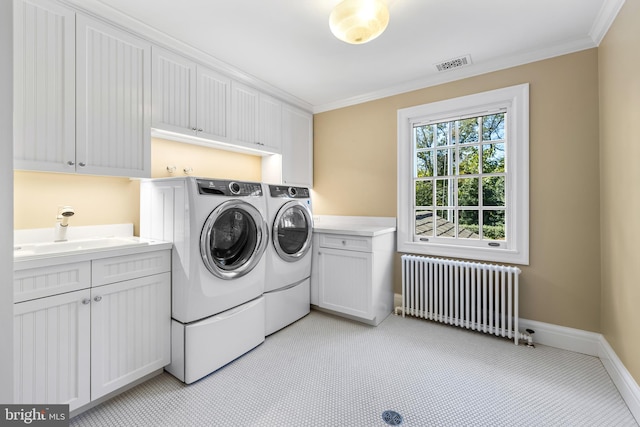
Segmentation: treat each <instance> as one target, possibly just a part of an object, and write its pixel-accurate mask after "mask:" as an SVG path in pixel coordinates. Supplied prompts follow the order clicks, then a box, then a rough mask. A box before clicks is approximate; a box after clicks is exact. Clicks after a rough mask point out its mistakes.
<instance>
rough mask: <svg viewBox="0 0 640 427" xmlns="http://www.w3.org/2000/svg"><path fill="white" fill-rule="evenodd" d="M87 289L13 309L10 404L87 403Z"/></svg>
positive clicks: (70, 406) (74, 406) (88, 293)
mask: <svg viewBox="0 0 640 427" xmlns="http://www.w3.org/2000/svg"><path fill="white" fill-rule="evenodd" d="M89 297H90V291H89V289H85V290H81V291H75V292H69V293H65V294H60V295H55V296H52V297H47V298H40V299H35V300H32V301H26V302H22V303H19V304H14V324H13V340H14V358H13V365H14V399H15V403H20V404H30V403H39V404H43V403H52V404H55V403H64V404H69V410H71V411H73V410H74V409H77V408H78V407H80V406H82V405H84V404H86V403H89V401H90V387H89V383H90V376H89V375H90V359H89V358H90V337H89V324H90V322H91V313H90V308H91V304H89V301H90V300H89Z"/></svg>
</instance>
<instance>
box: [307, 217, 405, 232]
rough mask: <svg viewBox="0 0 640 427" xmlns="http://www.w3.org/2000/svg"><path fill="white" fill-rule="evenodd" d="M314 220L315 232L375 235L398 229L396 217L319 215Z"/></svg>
mask: <svg viewBox="0 0 640 427" xmlns="http://www.w3.org/2000/svg"><path fill="white" fill-rule="evenodd" d="M313 221H314V222H313V232H314V233H331V234H346V235H351V236H370V237H374V236H379V235H381V234H386V233H393V232H395V231H396V219H395V218H393V217H361V216H336V215H318V216H314V218H313Z"/></svg>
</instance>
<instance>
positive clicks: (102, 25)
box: [14, 0, 313, 187]
mask: <svg viewBox="0 0 640 427" xmlns="http://www.w3.org/2000/svg"><path fill="white" fill-rule="evenodd" d="M69 3H70V4H74V3H77V4H78V10H77V11H76V10H74V9H71V8H67V7H65V6H64V5H65V4H67V2H58V1H56V0H15V1H14V4H15V7H14V36H15V41H14V81H15V85H14V87H15V92H14V123H15V131H14V165H15V168H16V169H26V170H37V171H50V172H68V173H83V174H94V175H112V176H128V177H149V176H150V175H151V135H152V131H153V135H154V136H158V137H164V138H167V139H173V140H177V141H183V142H190V143H195V144H200V145H204V146H208V147H213V148H219V149H226V150H233V151H240V152H244V153H249V154H252V155H258V156H263V176H264V177H265V180H267V181H269V182H272V183H283V184H290V185H294V184H295V185H304V186H308V187H310V186H311V185H312V183H313V181H312V179H313V169H312V167H313V166H312V165H313V118H312V115H311V114H310V113H308V112H306V111H303V110H300V109H298V108H296V107H293V106H292V105H290V104H288V103H287V102H283V101H282V100H281V99H278V98H276V97H273V96H271V95H268V94H267V93H265V92H263V91H261V90H258V89H256V88H255V87H253V86H250V85H245V84H243V83H241V82H239V81H237V77H236V78H232V77H228V76H237V75H239V73H238V71H237V70H233V69H230V68H224V67H222V66H219V65H209V66H207V64H210V63H209V62H207V61H206V59H207V58H205V57H198V55H197V52H196V51H194V50H190V51H188V52H187V53H188V54H189V56H182V55H181V51H178V50H177V48H176V49H174V50H172V46H171V45H166V49H165V48H161V47H157V46H155V45H154V46H152V43H153V41H154V40H155V39H154V38H152V36H151V35H150V34H149V32H150V31H151V30H149V28H146V27H145V28H140V27H137V26H136V25H137V24H134V23H133V22H132V21H127V23H128V25H129V26H131V25H133V27H134V28H132V29H131V32H130V31H129V30H128V29H126V28H125V26H124V25H121V26H117V25H111V24H110V23H109V22H110V21H107V19H109V18H111V19H112V21H113V22H118V23H120V20H121V19H123V18H122V17H119V16H117V15H111V16H107V17H103V16H100V17H98V16H97V15H92V17H91V18H90V17H89V16H87V15H89V14H83V13H84V12H86V11H88V10H84V9H83V8H84V7H85V6H84V4H81V2H79V1H76V0H73V1H70V2H69ZM87 7H88V8H90V6H87ZM89 12H91V11H89ZM103 12H104V11H103ZM91 13H93V12H91ZM102 18H105V20H103V19H102ZM136 29H138V30H139V32H136ZM142 30H144V31H142ZM151 33H153V31H151ZM139 34H145V36H140V37H139ZM156 36H158V40H164V42H165V43H167V41H166V39H164V38H163V36H162V35H161V34H160V33H157V34H156ZM174 52H176V53H174ZM185 55H187V54H185ZM240 80H243V79H242V78H240ZM243 81H244V80H243ZM267 92H269V93H272V91H271V90H268V91H267ZM285 98H286V97H285ZM274 155H275V156H274ZM266 158H269V159H268V160H265V159H266ZM264 165H266V167H265V166H264Z"/></svg>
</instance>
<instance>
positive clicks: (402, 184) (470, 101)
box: [397, 83, 529, 265]
mask: <svg viewBox="0 0 640 427" xmlns="http://www.w3.org/2000/svg"><path fill="white" fill-rule="evenodd" d="M501 108H506V112H507V114H506V123H505V132H506V135H505V136H506V141H507V150H506V159H505V161H506V164H507V176H506V183H505V187H506V190H505V191H506V200H507V204H506V216H505V222H506V224H505V225H506V235H507V240H505V241H504V242H502V241H498V242H499V243H500V246H497V247H495V246H489V244H488V241H486V240H485V241H482V242H483V244H482V245H478V242H474V241H470V242H469V244H468V245H467V244H465V242H464V240H463V239H455V241H452V240H449V241H448V242H447V239H429V241H426V242H425V241H420V240H419V239H418V238H417V237H416V234H415V215H414V203H415V195H414V185H413V178H414V177H413V174H414V156H415V153H414V147H413V145H414V143H413V126H414V124H415V123H424V122H442V121H451V120H456V119H458V118H462V117H469V116H470V115H478V116H481V115H483V113H485V112H487V111H495V110H496V109H501ZM492 242H496V241H492ZM493 244H495V243H493ZM397 247H398V251H399V252H407V253H418V254H424V255H433V256H444V257H452V258H466V259H474V260H482V261H489V262H505V263H511V264H521V265H529V84H528V83H525V84H521V85H517V86H511V87H506V88H502V89H496V90H492V91H488V92H482V93H477V94H473V95H468V96H463V97H460V98H454V99H449V100H444V101H439V102H433V103H430V104H424V105H418V106H415V107H410V108H404V109H400V110H398V221H397Z"/></svg>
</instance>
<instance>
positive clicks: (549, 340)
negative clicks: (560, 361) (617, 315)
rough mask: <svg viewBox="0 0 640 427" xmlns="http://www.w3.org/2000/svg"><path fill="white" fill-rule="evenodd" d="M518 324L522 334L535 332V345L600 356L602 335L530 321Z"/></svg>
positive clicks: (522, 321) (521, 321)
mask: <svg viewBox="0 0 640 427" xmlns="http://www.w3.org/2000/svg"><path fill="white" fill-rule="evenodd" d="M518 324H519V329H520V331H521V332H523V331H525V330H526V329H531V330H533V331H535V333H534V334H533V335H532V337H533V342H534V343H538V344H544V345H548V346H549V347H555V348H561V349H563V350H569V351H575V352H576V353H582V354H588V355H589V356H598V349H599V343H600V337H601V336H602V335H600V334H597V333H595V332H588V331H583V330H582V329H574V328H567V327H566V326H558V325H552V324H551V323H544V322H538V321H536V320H528V319H520V320H519V321H518Z"/></svg>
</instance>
